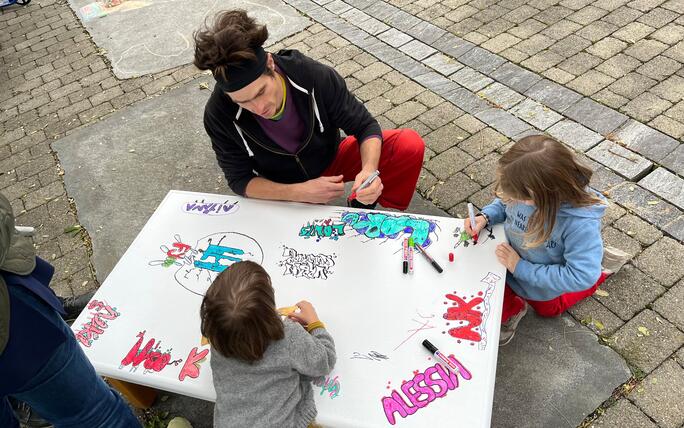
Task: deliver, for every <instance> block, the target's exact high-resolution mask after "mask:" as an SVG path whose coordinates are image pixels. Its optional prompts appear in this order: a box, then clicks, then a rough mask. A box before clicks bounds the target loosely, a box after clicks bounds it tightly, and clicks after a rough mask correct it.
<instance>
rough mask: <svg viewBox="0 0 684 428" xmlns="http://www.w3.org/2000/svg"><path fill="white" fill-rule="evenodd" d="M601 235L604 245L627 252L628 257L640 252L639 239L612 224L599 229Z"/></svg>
mask: <svg viewBox="0 0 684 428" xmlns="http://www.w3.org/2000/svg"><path fill="white" fill-rule="evenodd" d="M618 207H619V206H618ZM621 217H622V216H621ZM601 235H602V237H603V243H604V245H606V246H611V247H614V248H618V249H620V250H622V251H624V252H625V253H627V254H629V256H630V259H632V258H634V257H635V256H636V255H637V254H639V253H641V244H640V243H639V241H637V240H636V239H634V238H632V237H630V236H629V235H627V234H625V233H623V232H621V231H619V230H618V229H616V228H614V227H612V226H607V227H605V228H604V229H603V230H602V231H601Z"/></svg>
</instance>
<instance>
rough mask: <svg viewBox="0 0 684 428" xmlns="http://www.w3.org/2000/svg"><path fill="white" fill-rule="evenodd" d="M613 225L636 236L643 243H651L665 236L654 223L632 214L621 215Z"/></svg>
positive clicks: (629, 234)
mask: <svg viewBox="0 0 684 428" xmlns="http://www.w3.org/2000/svg"><path fill="white" fill-rule="evenodd" d="M613 226H615V227H616V228H617V229H619V230H621V231H623V232H624V233H626V234H627V235H628V236H631V237H634V238H636V239H637V240H638V241H639V242H641V243H642V244H643V245H651V244H653V243H654V242H656V241H657V240H658V239H660V238H662V236H663V234H662V233H661V232H660V231H659V230H658V229H656V228H655V227H653V225H651V224H649V223H647V222H645V221H643V220H642V219H640V218H639V217H637V216H635V215H632V214H628V215H625V216H623V217H621V218H620V219H619V220H617V221H616V222H615V223H614V224H613Z"/></svg>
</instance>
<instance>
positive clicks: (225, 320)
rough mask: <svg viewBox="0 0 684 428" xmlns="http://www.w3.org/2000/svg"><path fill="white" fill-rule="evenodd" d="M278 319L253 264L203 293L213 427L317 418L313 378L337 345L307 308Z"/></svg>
mask: <svg viewBox="0 0 684 428" xmlns="http://www.w3.org/2000/svg"><path fill="white" fill-rule="evenodd" d="M297 307H298V308H299V312H295V313H292V314H290V315H289V316H288V318H286V319H284V320H283V319H281V316H280V315H279V314H278V312H277V310H276V307H275V297H274V291H273V286H272V285H271V279H270V277H269V276H268V274H267V273H266V271H265V270H264V269H263V268H262V267H261V266H259V265H258V264H256V263H254V262H250V261H243V262H238V263H235V264H233V265H231V266H230V268H228V269H226V270H224V271H223V272H222V273H221V274H220V275H219V276H218V277H217V278H216V280H215V281H214V282H213V283H212V284H211V287H209V290H208V291H207V293H206V295H205V296H204V300H203V301H202V307H201V309H200V317H201V320H202V327H201V328H202V334H203V335H204V336H205V337H206V338H207V339H208V340H209V343H210V345H211V370H212V373H213V376H214V388H215V389H216V406H215V407H214V426H215V427H219V428H222V427H247V426H249V427H278V428H281V427H293V428H306V427H307V426H309V425H310V424H312V423H313V420H314V418H315V417H316V406H315V404H314V400H313V391H312V386H311V381H312V379H313V378H316V377H320V376H325V375H327V374H329V373H330V371H331V370H332V369H333V366H334V365H335V360H336V355H335V344H334V342H333V339H332V337H331V336H330V334H329V333H328V332H327V331H326V329H325V327H324V325H323V323H322V322H321V321H320V320H319V319H318V315H317V314H316V311H315V310H314V308H313V306H312V305H311V303H309V302H306V301H302V302H299V303H297Z"/></svg>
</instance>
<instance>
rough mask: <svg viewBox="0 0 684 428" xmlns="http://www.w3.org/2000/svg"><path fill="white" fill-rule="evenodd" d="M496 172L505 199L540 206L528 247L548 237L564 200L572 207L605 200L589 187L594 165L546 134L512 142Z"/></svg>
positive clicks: (526, 242)
mask: <svg viewBox="0 0 684 428" xmlns="http://www.w3.org/2000/svg"><path fill="white" fill-rule="evenodd" d="M496 175H497V178H496V183H495V187H494V192H495V194H496V196H498V197H500V198H501V199H503V200H504V202H505V201H506V199H514V200H520V201H524V200H531V201H532V202H533V203H534V205H535V207H536V208H537V209H536V210H535V212H534V214H532V216H531V217H530V219H529V221H528V224H527V231H526V233H525V237H524V241H523V242H524V245H525V247H527V248H534V247H538V246H540V245H541V244H543V243H544V242H545V241H546V240H547V239H549V237H550V236H551V231H552V230H553V227H554V226H555V225H556V216H557V214H558V210H559V209H560V206H561V204H562V203H564V202H566V203H569V204H570V205H572V206H573V207H586V206H590V205H595V204H597V203H602V200H601V199H599V198H598V197H597V196H596V195H594V194H592V193H591V192H589V191H588V190H587V186H588V185H589V181H590V180H591V175H592V171H591V169H590V168H588V167H586V166H584V165H582V164H581V163H580V162H579V161H578V160H577V158H576V157H575V155H574V154H573V153H572V152H571V151H570V150H569V149H568V148H567V147H565V146H564V145H563V144H561V143H559V142H558V141H556V140H554V139H553V138H551V137H549V136H546V135H531V136H528V137H525V138H522V139H521V140H520V141H518V142H517V143H515V144H513V146H512V147H511V148H510V149H509V150H508V151H507V152H506V153H504V155H503V156H502V157H501V159H500V160H499V165H498V168H497V174H496Z"/></svg>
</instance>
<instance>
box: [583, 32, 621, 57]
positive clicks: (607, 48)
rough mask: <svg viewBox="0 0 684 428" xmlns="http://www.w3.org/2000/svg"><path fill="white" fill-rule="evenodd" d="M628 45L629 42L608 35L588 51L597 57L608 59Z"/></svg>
mask: <svg viewBox="0 0 684 428" xmlns="http://www.w3.org/2000/svg"><path fill="white" fill-rule="evenodd" d="M626 47H627V43H625V42H623V41H622V40H618V39H616V38H614V37H606V38H605V39H602V40H599V41H598V42H596V43H594V44H593V45H592V46H590V47H589V48H587V52H588V53H590V54H592V55H596V56H597V57H600V58H603V59H608V58H610V57H612V56H614V55H616V54H617V53H619V52H621V51H622V50H623V49H625V48H626Z"/></svg>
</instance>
